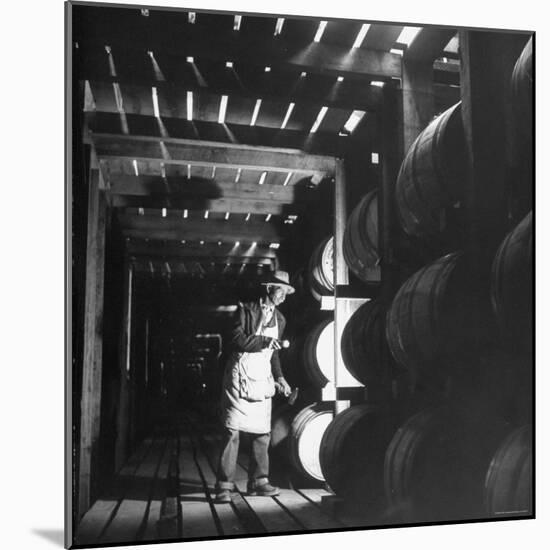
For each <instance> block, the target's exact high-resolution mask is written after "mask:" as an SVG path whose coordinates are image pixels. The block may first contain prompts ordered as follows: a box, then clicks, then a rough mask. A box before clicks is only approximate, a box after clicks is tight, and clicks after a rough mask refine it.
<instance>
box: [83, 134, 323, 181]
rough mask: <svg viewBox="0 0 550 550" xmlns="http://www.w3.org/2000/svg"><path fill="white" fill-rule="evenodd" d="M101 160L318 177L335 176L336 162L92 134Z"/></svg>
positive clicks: (270, 150) (198, 143)
mask: <svg viewBox="0 0 550 550" xmlns="http://www.w3.org/2000/svg"><path fill="white" fill-rule="evenodd" d="M92 138H93V141H94V144H95V146H96V151H97V154H98V156H99V157H100V158H105V159H108V158H120V159H130V160H134V159H135V160H142V161H157V162H159V163H160V162H163V163H164V164H180V165H181V164H193V165H196V166H207V167H212V166H223V167H229V168H242V169H248V170H266V171H273V172H289V171H292V172H294V173H300V174H304V175H314V176H317V178H320V179H322V178H324V177H328V176H330V175H331V174H333V173H334V159H333V158H331V157H324V156H321V155H308V154H305V153H303V152H302V151H297V150H293V149H276V148H268V147H251V146H244V145H234V144H228V143H209V142H206V141H194V140H184V139H173V138H156V137H149V136H128V135H110V134H93V135H92Z"/></svg>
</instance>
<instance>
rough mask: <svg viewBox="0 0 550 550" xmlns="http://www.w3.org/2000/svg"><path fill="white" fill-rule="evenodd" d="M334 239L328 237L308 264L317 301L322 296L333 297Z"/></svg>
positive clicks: (312, 292) (317, 248) (320, 244)
mask: <svg viewBox="0 0 550 550" xmlns="http://www.w3.org/2000/svg"><path fill="white" fill-rule="evenodd" d="M333 253H334V238H333V237H327V238H326V239H324V240H323V241H321V242H320V243H319V244H318V245H317V246H316V247H315V250H314V251H313V254H312V255H311V257H310V260H309V264H308V276H309V285H310V290H311V294H313V297H314V298H315V299H316V300H321V296H332V293H333V292H334V267H333Z"/></svg>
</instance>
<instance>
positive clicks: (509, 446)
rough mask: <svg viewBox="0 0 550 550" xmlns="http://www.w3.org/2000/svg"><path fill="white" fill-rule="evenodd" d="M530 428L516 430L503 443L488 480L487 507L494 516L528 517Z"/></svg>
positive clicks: (530, 493) (495, 456) (530, 498)
mask: <svg viewBox="0 0 550 550" xmlns="http://www.w3.org/2000/svg"><path fill="white" fill-rule="evenodd" d="M531 465H532V432H531V426H522V427H521V428H517V429H516V430H514V431H513V432H511V433H510V434H508V436H507V437H506V438H505V439H504V441H502V444H501V445H500V446H499V448H498V450H497V452H496V453H495V455H494V457H493V459H492V460H491V464H490V466H489V469H488V471H487V477H486V479H485V507H486V510H487V512H488V513H489V514H491V515H492V516H498V517H506V516H511V515H529V514H530V513H531V511H532V509H533V498H532V486H533V480H532V472H531Z"/></svg>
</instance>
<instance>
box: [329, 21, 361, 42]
mask: <svg viewBox="0 0 550 550" xmlns="http://www.w3.org/2000/svg"><path fill="white" fill-rule="evenodd" d="M361 26H362V23H361V22H360V21H329V22H328V23H327V26H326V27H325V32H324V33H323V37H322V39H321V40H322V41H323V42H325V43H327V44H335V45H337V46H341V47H343V48H348V49H351V47H352V46H353V43H354V42H355V38H356V37H357V33H358V32H359V31H360V30H361Z"/></svg>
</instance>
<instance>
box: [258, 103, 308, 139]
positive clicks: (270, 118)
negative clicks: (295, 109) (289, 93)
mask: <svg viewBox="0 0 550 550" xmlns="http://www.w3.org/2000/svg"><path fill="white" fill-rule="evenodd" d="M288 105H289V104H288V103H287V102H282V101H271V100H264V101H262V106H261V109H260V113H259V115H258V121H257V125H258V126H263V127H266V128H281V125H282V123H283V120H284V118H285V115H286V112H287V109H288ZM289 122H290V121H289ZM287 128H289V129H291V130H298V131H300V130H303V128H297V127H296V126H295V125H293V124H292V123H289V124H288V125H287Z"/></svg>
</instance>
